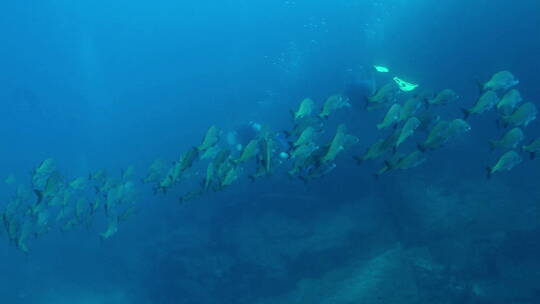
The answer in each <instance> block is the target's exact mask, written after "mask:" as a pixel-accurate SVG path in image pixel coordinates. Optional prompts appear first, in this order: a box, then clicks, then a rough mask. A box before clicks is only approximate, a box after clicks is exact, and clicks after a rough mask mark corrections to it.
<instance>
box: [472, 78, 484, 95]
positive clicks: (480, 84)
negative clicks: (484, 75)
mask: <svg viewBox="0 0 540 304" xmlns="http://www.w3.org/2000/svg"><path fill="white" fill-rule="evenodd" d="M474 81H475V83H476V87H477V88H478V92H479V93H480V94H482V92H483V91H484V83H482V82H481V81H480V80H478V79H475V80H474Z"/></svg>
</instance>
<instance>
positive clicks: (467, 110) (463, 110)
mask: <svg viewBox="0 0 540 304" xmlns="http://www.w3.org/2000/svg"><path fill="white" fill-rule="evenodd" d="M461 112H462V113H463V120H467V119H468V118H469V115H471V110H469V109H465V108H462V109H461Z"/></svg>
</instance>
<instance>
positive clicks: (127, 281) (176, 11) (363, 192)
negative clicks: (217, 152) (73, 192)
mask: <svg viewBox="0 0 540 304" xmlns="http://www.w3.org/2000/svg"><path fill="white" fill-rule="evenodd" d="M0 33H1V36H2V37H3V39H2V41H3V43H2V46H1V47H0V67H1V70H0V110H1V112H0V113H1V115H0V118H1V119H0V132H1V136H2V148H1V149H0V156H1V158H0V159H1V161H0V173H1V174H0V177H1V178H2V180H3V179H4V178H6V183H2V185H1V186H0V210H3V209H5V210H7V209H9V207H8V205H9V201H10V200H12V199H13V197H15V196H16V194H15V193H17V191H18V190H17V187H16V186H14V185H13V184H14V183H15V184H20V185H25V187H31V186H30V185H31V181H32V180H33V175H35V174H36V171H39V170H37V169H36V168H38V166H39V164H40V163H41V162H43V161H44V160H46V159H49V158H51V159H54V162H55V164H56V168H57V170H58V171H59V172H61V174H62V176H64V177H65V178H66V179H68V180H71V179H74V178H76V177H78V176H84V177H86V176H88V174H89V173H91V172H95V171H96V170H99V169H105V170H106V171H107V172H109V173H110V174H111V175H114V174H116V175H118V174H120V172H125V170H126V168H128V167H129V168H134V173H133V176H132V180H133V183H132V185H133V187H134V188H135V190H134V192H136V199H134V201H135V205H136V209H135V211H134V212H133V214H130V216H129V217H128V218H127V219H126V220H125V221H122V222H121V223H119V225H118V231H117V232H116V233H115V234H114V235H113V236H112V237H110V238H109V237H106V238H104V237H103V234H102V233H103V231H104V230H106V226H107V224H106V221H107V220H106V219H105V218H103V217H102V218H96V220H95V221H94V222H92V223H90V224H85V225H79V226H77V227H75V228H73V229H56V228H55V229H50V231H49V230H47V233H43V234H42V233H39V235H38V233H35V237H34V236H32V237H28V241H27V246H28V248H27V250H20V249H21V248H20V246H17V244H16V243H17V242H16V241H15V242H14V241H13V240H12V239H10V232H9V229H4V226H5V225H6V218H7V216H6V215H7V214H8V213H6V212H7V211H3V212H4V213H3V214H4V223H3V225H4V226H3V227H2V229H1V232H0V259H1V262H0V302H1V303H10V304H11V303H13V304H16V303H36V304H41V303H47V304H63V303H70V304H74V303H81V304H90V303H92V304H93V303H105V304H109V303H110V304H117V303H119V304H121V303H157V304H161V303H164V304H166V303H189V304H191V303H193V304H195V303H261V304H266V303H268V304H270V303H343V304H346V303H515V304H518V303H519V304H525V303H527V304H528V303H540V238H539V235H540V188H539V185H540V184H539V178H540V164H539V161H540V160H539V159H533V160H530V159H529V156H528V154H526V153H522V152H520V153H521V154H522V157H523V161H522V162H521V163H520V164H519V165H517V166H515V168H512V170H510V171H508V172H501V173H496V174H494V176H492V177H491V178H490V179H487V178H486V172H485V170H486V169H485V168H486V166H493V164H494V163H495V162H497V159H498V158H499V156H500V155H501V154H502V152H504V151H503V150H495V151H490V148H489V145H488V142H489V140H493V139H496V138H499V137H500V136H501V134H503V133H504V132H503V131H502V129H501V127H500V126H498V124H497V119H498V118H497V117H498V116H497V115H496V113H494V112H489V113H485V114H482V115H475V116H474V117H471V118H469V119H468V120H467V121H468V123H470V126H471V130H470V131H469V132H467V134H464V135H463V136H460V137H459V138H457V139H456V140H454V141H452V142H451V143H449V144H447V145H444V146H443V147H441V148H440V149H437V150H434V151H428V152H426V153H425V154H426V155H427V156H426V160H425V162H423V163H422V164H421V166H418V167H415V168H411V169H408V170H396V171H395V172H391V173H390V174H387V175H384V176H380V177H378V178H376V177H374V176H373V173H374V172H376V171H377V170H379V169H380V167H381V166H382V165H384V163H383V162H382V160H381V159H379V160H377V161H367V160H366V161H364V162H362V163H361V164H360V165H357V163H356V161H355V160H354V159H353V156H355V155H359V154H362V153H364V152H365V151H366V149H367V148H368V147H370V146H371V145H372V144H373V143H374V142H376V141H377V140H378V139H379V138H381V137H384V136H386V135H387V134H388V133H389V132H390V133H391V132H392V130H383V131H379V130H377V128H376V127H375V126H376V124H377V123H379V122H380V121H381V120H382V119H383V117H384V112H385V111H384V110H383V111H372V112H368V111H366V110H365V108H364V101H363V100H361V99H353V98H351V100H350V101H349V102H350V103H351V106H350V107H346V108H344V109H340V110H339V111H337V112H336V113H335V115H334V114H333V116H332V117H330V118H329V119H328V120H327V121H325V124H324V130H323V137H324V139H325V140H326V141H328V140H330V139H331V138H332V135H333V134H334V132H335V130H336V126H337V125H338V124H340V123H343V124H345V125H346V126H347V128H348V132H349V133H351V134H354V135H355V136H356V137H358V142H357V143H356V144H355V145H354V146H352V147H350V148H348V149H347V150H346V151H344V152H343V153H342V154H340V155H339V157H337V158H336V159H335V169H333V170H331V172H328V173H327V174H324V176H321V177H320V178H315V179H313V180H309V181H308V182H305V181H302V180H300V179H298V178H295V177H294V176H289V174H287V170H277V171H276V172H274V173H273V174H271V175H269V176H265V177H262V178H258V179H256V180H254V181H252V180H250V178H248V177H247V176H248V175H249V173H250V170H253V168H251V167H249V166H247V167H246V168H245V171H243V173H242V174H241V176H240V177H239V178H238V180H237V181H235V183H234V184H233V185H231V186H230V187H226V188H224V189H222V191H216V192H214V191H209V193H206V194H204V195H201V196H200V197H198V198H196V199H194V200H190V201H187V202H185V203H179V197H181V196H182V195H183V193H185V192H186V191H189V190H190V189H191V188H193V187H196V186H197V185H198V184H199V180H200V179H201V178H202V177H203V176H204V172H205V170H206V168H204V167H200V166H197V165H195V166H194V167H193V168H191V169H190V170H191V171H190V172H191V173H190V174H189V175H186V177H185V180H184V181H182V182H180V183H179V184H178V185H175V186H174V187H173V188H171V189H170V190H169V191H166V193H156V192H159V191H155V190H156V188H155V187H154V186H153V185H150V184H148V183H143V182H142V179H143V178H145V176H146V175H147V172H148V170H149V169H148V168H149V166H150V165H151V164H152V162H153V161H154V159H156V158H161V159H163V160H164V161H165V162H166V163H167V164H169V163H172V162H174V161H175V160H176V159H177V158H178V156H179V155H180V154H181V153H183V152H184V151H187V150H189V149H190V148H191V147H193V146H196V145H199V144H200V143H201V139H202V137H203V136H204V134H205V132H206V131H207V129H208V128H209V127H210V126H211V125H216V126H219V128H220V129H221V130H222V134H223V136H225V134H232V133H230V132H233V131H235V130H242V129H244V128H245V126H246V125H249V124H250V123H251V124H253V123H256V124H261V125H265V126H269V127H270V128H271V129H273V130H276V131H281V130H287V129H291V128H292V123H291V111H296V109H297V107H298V104H299V103H300V101H302V100H303V99H304V98H306V97H309V98H312V99H313V100H314V101H315V102H316V103H317V107H320V106H321V105H322V104H323V102H324V100H326V98H327V97H328V96H331V95H333V94H341V93H345V91H346V90H347V88H348V87H349V86H350V84H351V83H352V84H362V85H363V88H364V89H365V92H361V93H362V94H363V93H365V96H366V97H367V96H369V95H371V94H373V93H374V90H375V88H379V87H381V86H382V85H383V84H385V83H387V82H388V81H390V82H391V81H392V80H391V77H390V76H387V75H384V74H382V73H377V72H376V71H374V69H373V65H382V66H386V67H389V68H390V69H391V74H392V76H395V75H399V77H402V78H404V79H406V80H407V81H410V82H413V83H416V84H419V87H418V89H417V90H420V89H424V88H425V89H429V90H433V91H440V90H442V89H446V88H449V89H452V90H454V91H455V92H457V94H458V95H459V98H458V100H457V101H455V102H454V103H451V104H448V105H445V106H442V107H439V108H437V111H438V113H439V115H440V116H441V117H442V118H444V119H448V120H450V119H454V118H462V116H463V115H462V113H461V111H460V109H461V108H464V107H465V108H467V107H471V106H472V105H473V104H474V103H475V101H476V100H477V99H478V97H479V95H480V92H479V88H478V85H477V83H478V82H485V81H487V80H488V79H489V78H490V77H491V75H493V74H494V73H495V72H498V71H501V70H508V71H511V72H512V73H513V74H514V75H515V76H516V78H517V79H519V84H518V85H517V86H516V88H517V89H519V91H520V93H521V95H522V97H523V100H524V101H527V102H532V103H535V104H537V105H538V99H539V98H540V86H539V83H540V74H539V73H538V71H539V70H540V56H539V54H540V2H539V1H536V0H520V1H506V0H501V1H493V0H491V1H490V0H476V1H464V0H457V1H450V0H444V1H429V0H408V1H406V0H380V1H371V0H364V1H361V0H335V1H322V0H313V1H305V0H304V1H302V0H297V1H278V0H273V1H270V0H259V1H245V0H224V1H214V0H202V1H195V2H188V1H172V0H156V1H153V2H147V1H134V0H132V1H126V0H117V1H102V0H96V1H67V0H46V1H8V2H5V3H3V4H2V5H1V10H0ZM228 132H229V133H228ZM524 133H525V135H526V139H525V141H524V142H523V144H525V143H529V142H530V141H531V140H532V139H535V138H538V136H540V125H539V122H538V121H532V122H531V123H530V125H528V126H527V128H524ZM415 136H416V135H415ZM424 137H425V135H424V134H418V137H414V138H412V139H411V141H410V142H408V143H407V144H408V146H407V147H408V148H414V147H415V146H416V143H417V142H420V141H422V140H423V138H424ZM276 157H277V156H276ZM288 161H289V160H280V162H282V163H283V164H282V165H283V166H285V165H286V163H287V162H288ZM130 166H133V167H130ZM122 170H124V171H122ZM14 181H16V182H14ZM31 190H32V189H31ZM34 190H35V189H34ZM34 192H35V191H34ZM33 200H34V198H33V197H32V201H33ZM22 214H24V216H26V214H28V213H26V211H24V213H22ZM7 226H9V225H7ZM100 234H101V236H100ZM19 245H20V244H19ZM17 247H19V248H17Z"/></svg>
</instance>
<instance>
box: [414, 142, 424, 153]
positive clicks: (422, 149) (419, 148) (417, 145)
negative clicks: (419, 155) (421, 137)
mask: <svg viewBox="0 0 540 304" xmlns="http://www.w3.org/2000/svg"><path fill="white" fill-rule="evenodd" d="M416 148H417V149H418V151H420V152H426V146H424V145H423V144H421V143H419V144H416Z"/></svg>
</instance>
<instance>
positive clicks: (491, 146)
mask: <svg viewBox="0 0 540 304" xmlns="http://www.w3.org/2000/svg"><path fill="white" fill-rule="evenodd" d="M495 148H497V141H496V140H490V141H489V149H490V150H491V151H493V150H495Z"/></svg>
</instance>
